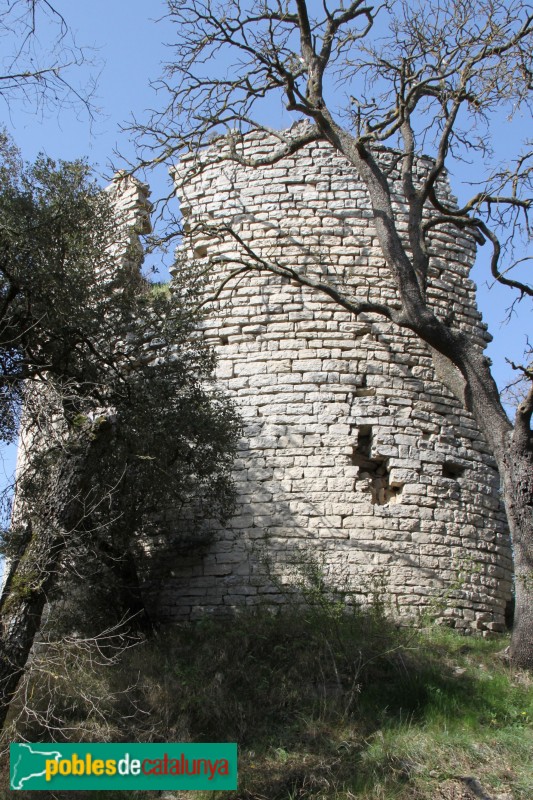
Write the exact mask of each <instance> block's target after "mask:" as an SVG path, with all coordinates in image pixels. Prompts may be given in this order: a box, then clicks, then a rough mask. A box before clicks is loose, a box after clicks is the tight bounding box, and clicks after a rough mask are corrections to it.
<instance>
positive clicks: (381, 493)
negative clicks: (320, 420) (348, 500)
mask: <svg viewBox="0 0 533 800" xmlns="http://www.w3.org/2000/svg"><path fill="white" fill-rule="evenodd" d="M352 464H353V465H354V466H356V467H359V475H358V477H357V481H356V487H357V488H360V489H361V490H362V491H367V492H368V491H369V492H370V494H371V497H372V503H374V505H378V506H384V505H387V503H394V502H397V498H398V497H399V496H400V495H401V493H402V489H403V486H398V485H395V486H391V485H390V481H389V459H388V458H385V457H384V456H380V455H375V456H372V427H371V425H361V426H360V427H359V429H358V431H357V444H356V446H355V447H354V448H353V452H352ZM358 484H359V486H358Z"/></svg>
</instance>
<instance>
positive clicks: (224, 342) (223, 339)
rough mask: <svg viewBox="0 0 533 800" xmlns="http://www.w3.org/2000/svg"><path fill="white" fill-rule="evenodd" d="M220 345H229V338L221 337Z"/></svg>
mask: <svg viewBox="0 0 533 800" xmlns="http://www.w3.org/2000/svg"><path fill="white" fill-rule="evenodd" d="M220 344H224V345H226V344H229V336H220Z"/></svg>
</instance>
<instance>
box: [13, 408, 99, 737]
mask: <svg viewBox="0 0 533 800" xmlns="http://www.w3.org/2000/svg"><path fill="white" fill-rule="evenodd" d="M109 438H110V437H109V424H101V425H99V426H98V428H97V430H94V431H86V432H84V433H79V432H78V433H73V434H72V435H71V440H70V441H68V442H66V443H65V446H64V449H63V451H62V453H61V454H60V455H59V456H58V460H57V462H56V463H55V464H54V465H53V466H52V468H51V473H50V478H49V481H47V482H46V483H47V497H46V498H41V497H39V501H40V502H39V503H38V504H36V506H35V509H33V508H32V507H31V506H29V504H28V506H27V507H26V509H25V506H24V498H22V501H21V505H22V509H23V512H24V511H26V514H27V515H28V516H29V517H30V519H31V522H30V523H29V536H28V540H27V544H26V547H25V549H24V552H23V553H22V554H21V555H20V557H19V558H18V559H17V560H16V561H14V562H13V563H12V564H11V566H10V571H9V574H8V578H7V580H6V583H5V589H4V592H3V596H2V598H1V600H0V603H1V605H0V626H1V634H0V637H1V638H0V727H2V726H3V724H4V722H5V718H6V715H7V712H8V710H9V704H10V702H11V700H12V698H13V696H14V694H15V692H16V689H17V686H18V683H19V681H20V678H21V677H22V674H23V673H24V670H25V667H26V663H27V661H28V657H29V655H30V651H31V648H32V646H33V642H34V639H35V636H36V635H37V633H38V631H39V628H40V626H41V619H42V615H43V610H44V607H45V605H46V602H47V600H48V595H49V592H50V589H51V588H52V586H53V584H54V582H55V578H56V575H57V571H58V569H59V566H60V558H61V555H62V553H63V551H64V550H65V547H67V546H68V543H69V538H71V537H72V536H73V535H79V534H80V533H81V532H82V531H83V527H84V524H85V523H88V524H89V525H90V520H89V518H88V512H87V509H88V508H89V509H90V507H91V501H94V498H92V497H91V481H90V475H91V470H94V469H97V468H98V464H99V463H100V457H101V454H102V452H103V451H105V448H106V447H108V446H109ZM89 513H90V512H89Z"/></svg>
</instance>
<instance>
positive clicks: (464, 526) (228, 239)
mask: <svg viewBox="0 0 533 800" xmlns="http://www.w3.org/2000/svg"><path fill="white" fill-rule="evenodd" d="M225 146H226V145H225V144H224V142H223V140H222V141H221V142H220V143H218V144H215V145H214V146H213V147H212V148H211V149H210V150H208V151H206V153H204V154H203V155H202V156H201V157H200V158H201V160H202V163H201V164H199V161H198V156H193V155H191V156H187V157H185V158H183V159H182V161H181V162H180V163H179V164H178V165H177V167H176V171H175V180H176V188H177V194H178V198H179V200H180V204H181V211H182V213H183V216H184V219H185V221H186V231H187V236H186V242H185V245H184V257H185V258H187V259H189V260H190V259H195V260H196V261H197V262H198V263H199V266H200V267H205V268H206V270H208V271H209V274H210V276H211V277H210V286H209V289H208V294H209V293H210V295H211V297H212V303H211V306H210V308H211V311H210V313H209V317H208V319H207V321H206V322H205V325H204V333H205V336H206V337H207V338H208V340H209V342H210V343H211V344H212V345H213V346H214V348H215V349H216V352H217V354H218V372H217V374H218V380H219V382H220V384H221V385H223V386H224V387H225V388H226V389H227V391H228V392H229V393H230V395H231V396H232V397H233V398H234V399H235V401H236V402H237V404H238V406H239V408H240V413H241V414H242V416H243V418H244V420H245V430H244V435H243V439H242V444H241V449H240V452H239V457H238V459H237V462H236V464H235V480H236V484H237V489H238V505H237V509H236V513H235V515H234V517H233V518H232V520H231V521H230V523H229V525H228V526H227V527H226V528H221V527H220V526H219V527H218V528H215V530H214V535H213V538H212V540H210V541H209V542H207V543H206V542H203V543H200V544H198V545H197V546H195V545H194V543H189V544H188V547H187V549H186V550H184V551H183V552H182V553H180V554H179V557H178V558H177V561H176V565H175V568H174V570H173V577H171V578H170V579H169V581H168V582H167V584H166V586H165V588H164V589H163V590H162V593H161V595H160V597H159V613H160V615H161V616H162V617H163V618H172V619H176V618H191V617H192V618H194V617H197V616H199V615H202V614H204V613H206V612H210V613H217V612H221V613H222V612H224V611H227V610H228V609H232V608H235V607H239V606H242V605H247V606H249V605H254V604H258V603H264V602H267V603H268V604H270V605H275V604H277V603H282V602H284V600H285V595H284V593H283V592H280V588H279V583H278V582H277V581H274V582H273V581H272V580H271V579H269V576H268V574H267V572H268V570H265V563H270V564H275V565H276V570H277V573H278V577H280V579H281V581H283V576H284V573H285V572H286V571H287V570H289V565H291V564H292V563H294V562H295V561H296V562H297V561H298V558H300V557H302V554H305V555H306V557H307V556H308V555H309V554H312V557H313V558H316V559H317V560H318V561H319V563H320V564H321V565H322V568H323V569H324V571H325V572H326V573H327V575H328V576H329V579H331V580H333V581H335V580H340V579H341V577H342V580H346V578H347V579H348V580H349V582H350V584H351V586H352V588H355V591H356V592H359V593H360V595H361V597H363V596H364V595H366V594H368V592H369V587H370V589H371V588H372V586H373V585H374V586H375V584H376V582H377V581H379V582H380V583H383V584H384V585H385V588H386V592H387V595H388V597H389V599H390V601H391V603H392V606H393V609H394V610H395V612H396V613H398V614H399V615H410V616H414V615H416V614H418V613H419V612H423V611H424V610H427V609H428V608H429V609H432V608H433V609H435V608H438V609H439V611H438V614H439V615H440V616H441V617H443V618H445V619H447V620H448V622H449V623H450V624H452V625H453V626H455V627H457V628H461V629H469V628H470V629H471V628H473V629H477V630H482V631H499V630H502V629H503V627H504V611H505V605H506V602H507V601H508V600H509V597H510V593H511V578H512V565H511V551H510V543H509V537H508V532H507V528H506V522H505V515H504V511H503V509H502V506H501V503H500V499H499V489H498V486H499V481H498V475H497V472H496V468H495V464H494V461H493V459H492V457H491V455H490V454H489V452H488V448H487V446H486V444H485V442H484V441H483V438H482V435H481V434H480V432H479V429H478V428H477V425H476V423H475V421H474V419H473V417H472V416H471V414H469V413H468V412H467V411H465V410H464V408H463V406H462V404H461V403H460V402H459V401H458V400H457V399H456V397H455V396H454V394H452V393H451V391H449V390H448V389H447V388H445V386H444V384H443V382H442V381H441V380H440V378H439V377H438V375H437V372H439V371H440V366H441V365H440V364H439V362H438V360H436V359H435V358H434V356H433V355H432V353H431V352H430V351H429V349H428V348H427V347H426V346H425V345H424V344H423V343H422V342H421V341H420V340H419V339H418V338H417V337H416V336H415V335H414V334H410V333H409V332H407V331H405V330H399V329H398V328H396V327H395V326H394V325H393V324H391V323H389V322H387V321H384V320H383V318H380V317H378V316H376V315H373V314H362V315H360V316H359V317H358V318H355V317H354V316H352V315H351V314H349V313H347V312H345V311H343V309H342V308H341V307H339V305H337V304H336V303H335V302H334V301H333V300H331V299H330V298H329V297H326V296H325V295H324V294H320V293H318V292H317V291H314V290H311V289H307V288H302V287H301V286H299V285H297V284H295V283H294V282H290V281H288V280H287V279H283V278H280V277H278V276H275V275H271V274H270V275H269V274H265V273H258V272H254V271H248V272H242V271H241V272H238V273H237V274H235V276H234V277H233V278H231V279H230V280H229V281H228V282H227V283H225V284H223V281H224V280H226V279H227V278H228V276H229V275H230V273H231V272H232V271H237V270H239V268H241V267H242V266H244V265H246V263H248V264H249V265H251V264H253V263H255V264H256V266H257V263H258V260H257V259H261V258H263V259H265V260H268V261H269V262H270V263H279V264H283V265H285V266H287V265H289V266H290V267H291V268H293V269H294V270H297V271H305V272H306V273H307V274H309V275H313V276H315V277H317V276H323V277H325V278H327V280H328V281H329V283H330V284H333V285H336V286H343V287H346V286H349V287H350V291H351V293H352V295H353V296H355V297H356V298H369V299H371V300H377V301H379V300H380V299H386V300H387V302H391V300H392V301H393V298H394V296H395V288H394V285H393V281H392V278H391V275H390V273H389V271H388V269H387V267H386V265H385V263H384V260H383V256H382V254H381V251H380V248H379V245H378V242H377V237H376V234H375V231H374V226H373V219H372V211H371V207H370V201H369V198H368V196H367V193H366V190H365V188H364V186H363V185H362V183H361V181H360V180H359V179H358V176H357V173H356V172H355V170H354V169H353V168H352V167H351V166H349V165H348V163H347V162H346V161H345V160H344V159H343V158H342V157H341V156H340V155H338V154H337V153H335V152H334V151H333V149H332V148H331V147H329V146H328V145H326V144H312V145H309V146H307V147H306V148H305V149H304V150H302V151H300V152H299V153H297V154H296V155H293V156H290V157H287V158H285V159H284V160H282V161H280V162H279V163H277V164H276V165H275V166H268V167H256V168H254V169H251V168H247V167H243V166H241V165H239V164H236V163H234V162H231V161H228V160H225V159H224V158H223V156H224V147H225ZM272 147H273V142H272V141H271V140H269V138H268V137H265V136H264V135H259V134H252V135H249V136H248V137H246V139H245V151H246V152H245V154H246V156H247V157H248V158H250V157H251V158H253V157H255V156H261V155H264V154H268V153H269V152H271V149H272ZM380 158H382V159H383V161H384V162H386V163H387V165H388V167H389V169H390V174H391V176H392V178H391V180H392V182H393V185H394V189H395V192H394V201H395V206H396V211H397V215H398V226H399V228H400V229H403V230H406V229H407V215H406V209H405V203H404V201H403V199H402V196H401V187H400V181H399V172H398V164H397V156H396V155H395V154H394V153H393V152H391V151H383V152H382V153H381V156H380ZM199 166H200V167H201V168H199ZM430 166H431V162H430V160H429V159H426V158H420V159H419V161H418V170H419V171H420V173H421V174H422V173H424V171H426V170H428V169H429V168H430ZM394 176H396V178H397V180H396V182H395V179H394ZM438 191H439V195H440V197H441V199H443V200H445V201H446V202H447V203H449V204H451V203H453V202H454V199H453V197H452V196H451V194H450V190H449V187H448V185H447V183H446V181H442V182H441V183H440V186H439V188H438ZM428 213H430V212H428ZM252 251H253V258H251V257H250V253H251V252H252ZM430 253H431V268H430V278H429V288H428V294H429V297H430V299H431V303H432V306H433V309H434V310H435V312H436V313H437V315H438V316H440V317H441V318H448V319H449V320H450V321H451V322H453V325H455V326H458V327H460V328H461V329H463V330H465V331H467V332H468V334H469V336H472V337H474V338H475V339H476V341H477V342H478V343H479V347H480V348H484V347H485V346H486V342H487V341H488V339H489V337H488V335H487V333H486V326H485V325H484V324H483V323H482V322H481V315H480V314H479V312H478V311H477V308H476V302H475V286H474V284H473V283H472V282H471V281H470V279H469V277H468V275H469V271H470V268H471V266H472V264H473V261H474V257H475V243H474V241H473V239H472V238H471V236H469V235H468V233H462V232H459V231H457V230H456V229H453V228H451V227H444V228H443V227H438V228H436V229H433V232H432V235H431V241H430ZM177 268H178V269H179V266H178V267H177ZM222 287H223V288H222ZM450 298H453V303H452V304H450ZM265 553H266V562H265ZM289 571H290V570H289Z"/></svg>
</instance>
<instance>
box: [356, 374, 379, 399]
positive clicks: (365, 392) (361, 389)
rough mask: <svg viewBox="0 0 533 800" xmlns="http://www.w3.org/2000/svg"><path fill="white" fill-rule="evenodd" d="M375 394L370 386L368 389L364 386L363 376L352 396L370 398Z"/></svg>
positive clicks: (364, 378) (364, 376) (364, 377)
mask: <svg viewBox="0 0 533 800" xmlns="http://www.w3.org/2000/svg"><path fill="white" fill-rule="evenodd" d="M375 394H376V390H375V389H374V387H372V386H370V387H368V386H367V384H366V375H363V376H362V378H361V383H360V385H359V386H358V387H357V389H356V390H355V391H354V393H353V396H354V397H372V396H373V395H375Z"/></svg>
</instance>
